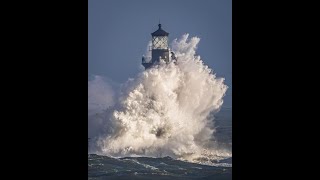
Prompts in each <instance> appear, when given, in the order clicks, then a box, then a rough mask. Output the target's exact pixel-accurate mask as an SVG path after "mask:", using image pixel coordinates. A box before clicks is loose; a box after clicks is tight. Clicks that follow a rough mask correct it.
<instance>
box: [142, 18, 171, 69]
mask: <svg viewBox="0 0 320 180" xmlns="http://www.w3.org/2000/svg"><path fill="white" fill-rule="evenodd" d="M158 27H159V28H158V30H156V31H155V32H153V33H151V36H152V46H151V47H150V50H151V54H152V55H151V57H142V65H143V66H144V68H145V69H148V68H150V67H152V66H153V65H154V64H157V63H159V62H160V60H163V61H165V62H167V63H168V62H169V55H170V54H169V45H168V36H169V33H167V32H166V31H164V30H163V29H162V28H161V24H159V25H158ZM171 54H173V52H171ZM173 55H174V54H173ZM173 55H172V56H173Z"/></svg>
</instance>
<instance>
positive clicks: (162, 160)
mask: <svg viewBox="0 0 320 180" xmlns="http://www.w3.org/2000/svg"><path fill="white" fill-rule="evenodd" d="M214 126H215V127H216V132H215V133H214V134H213V136H214V137H215V138H214V139H215V140H216V143H217V144H218V146H219V148H224V149H228V150H230V151H231V148H232V109H231V108H227V107H222V108H221V110H220V111H219V112H218V113H217V114H216V115H215V119H214ZM88 179H90V180H91V179H92V180H94V179H96V180H98V179H99V180H100V179H215V180H222V179H232V157H228V158H226V159H220V160H210V163H208V162H203V163H201V162H200V163H191V162H187V161H181V160H177V159H173V158H171V157H169V156H166V157H157V158H156V157H122V158H114V157H108V156H101V155H96V154H88Z"/></svg>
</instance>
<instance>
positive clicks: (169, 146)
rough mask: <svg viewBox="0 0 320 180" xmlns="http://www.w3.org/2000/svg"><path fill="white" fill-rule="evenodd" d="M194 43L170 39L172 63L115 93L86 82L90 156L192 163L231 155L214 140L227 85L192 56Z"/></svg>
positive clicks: (186, 37) (103, 84) (105, 86)
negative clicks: (172, 160) (87, 85)
mask: <svg viewBox="0 0 320 180" xmlns="http://www.w3.org/2000/svg"><path fill="white" fill-rule="evenodd" d="M199 41H200V39H199V38H198V37H192V38H189V35H188V34H185V35H183V36H182V37H181V38H180V39H179V40H177V39H175V40H174V41H173V42H172V44H171V47H172V51H174V53H175V56H176V60H172V61H170V62H169V63H165V62H160V64H158V65H156V66H155V67H153V68H150V69H147V70H145V71H143V72H141V73H140V74H138V75H137V77H136V78H134V79H129V80H128V81H127V82H126V83H125V84H123V85H121V88H119V89H118V90H116V91H117V93H116V92H115V90H112V87H111V86H110V85H108V83H107V82H105V81H103V79H102V78H101V77H99V76H96V77H95V79H94V80H92V81H89V97H88V98H89V114H88V117H89V133H91V135H90V136H92V137H91V139H92V142H91V144H90V149H89V151H90V152H91V153H96V154H102V155H108V156H113V157H124V156H149V157H150V156H151V157H163V156H170V157H173V158H177V159H182V160H187V161H191V162H203V161H210V160H214V159H219V158H226V157H230V156H231V152H229V151H228V150H225V149H219V148H218V146H216V144H215V141H214V132H215V127H214V114H215V113H216V112H217V111H219V109H220V107H221V105H222V103H223V99H222V98H223V97H224V95H225V92H226V90H227V86H226V85H225V84H224V79H223V78H217V77H216V75H215V74H214V73H213V71H212V70H211V69H210V68H209V67H208V66H206V65H205V64H204V63H203V61H202V60H201V58H200V56H198V55H196V48H197V45H198V43H199ZM118 92H119V93H118ZM90 128H91V129H90Z"/></svg>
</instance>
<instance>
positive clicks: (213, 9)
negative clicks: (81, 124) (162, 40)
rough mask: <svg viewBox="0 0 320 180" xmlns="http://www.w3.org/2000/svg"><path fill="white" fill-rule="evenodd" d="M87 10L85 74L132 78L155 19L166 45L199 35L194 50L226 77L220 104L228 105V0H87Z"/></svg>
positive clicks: (230, 27) (113, 78) (207, 63)
mask: <svg viewBox="0 0 320 180" xmlns="http://www.w3.org/2000/svg"><path fill="white" fill-rule="evenodd" d="M88 8H89V9H88V43H89V44H88V53H89V54H88V68H89V69H88V73H89V74H88V75H89V76H91V75H101V76H105V77H108V78H109V79H111V80H112V81H114V82H117V83H123V82H125V81H126V80H127V79H128V78H133V77H135V75H136V74H137V73H138V72H139V71H140V70H141V68H140V67H139V66H140V64H141V57H142V55H143V54H144V53H145V50H146V47H147V43H148V41H149V40H151V34H150V33H152V32H154V31H155V30H157V29H158V23H159V19H160V21H161V24H162V28H163V29H164V30H165V31H167V32H169V33H170V34H169V42H170V43H171V41H172V40H173V39H175V38H180V37H181V36H182V35H183V34H184V33H189V34H190V36H189V37H192V36H198V37H200V39H201V40H200V43H199V45H198V50H197V54H199V55H200V56H201V59H202V60H203V61H204V63H205V64H206V65H208V66H209V67H210V68H212V69H213V71H214V73H216V74H217V76H218V77H224V78H225V83H226V84H227V85H228V86H229V89H228V91H227V95H226V97H225V98H224V101H225V103H224V105H225V106H231V105H232V101H231V99H232V97H231V91H232V1H231V0H89V2H88Z"/></svg>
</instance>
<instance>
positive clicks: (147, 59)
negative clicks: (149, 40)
mask: <svg viewBox="0 0 320 180" xmlns="http://www.w3.org/2000/svg"><path fill="white" fill-rule="evenodd" d="M142 63H151V57H145V56H142Z"/></svg>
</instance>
